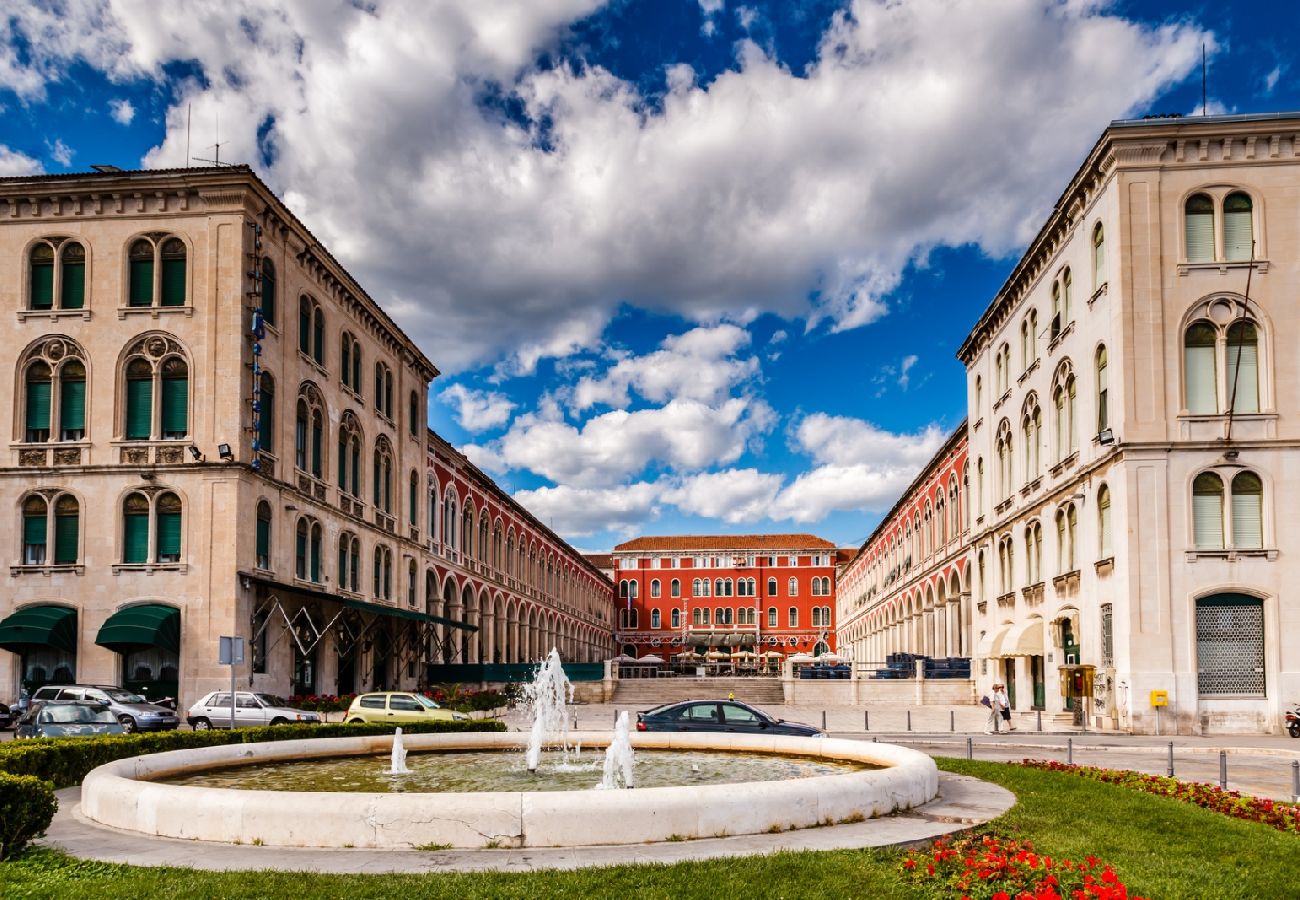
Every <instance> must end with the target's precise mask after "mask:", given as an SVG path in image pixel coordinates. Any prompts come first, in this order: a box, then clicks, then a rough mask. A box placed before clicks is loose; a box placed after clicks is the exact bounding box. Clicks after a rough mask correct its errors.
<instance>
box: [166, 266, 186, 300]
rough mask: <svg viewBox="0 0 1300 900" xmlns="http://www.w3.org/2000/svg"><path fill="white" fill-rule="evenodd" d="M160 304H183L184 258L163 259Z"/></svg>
mask: <svg viewBox="0 0 1300 900" xmlns="http://www.w3.org/2000/svg"><path fill="white" fill-rule="evenodd" d="M162 305H163V306H184V305H185V260H184V259H164V260H163V263H162Z"/></svg>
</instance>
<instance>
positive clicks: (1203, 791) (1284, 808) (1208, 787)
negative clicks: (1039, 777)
mask: <svg viewBox="0 0 1300 900" xmlns="http://www.w3.org/2000/svg"><path fill="white" fill-rule="evenodd" d="M1020 765H1022V766H1028V767H1030V768H1034V769H1043V770H1045V771H1048V772H1065V773H1068V774H1071V775H1078V776H1081V777H1083V778H1091V779H1093V780H1094V781H1101V782H1105V783H1106V784H1117V785H1119V786H1120V787H1124V788H1128V789H1130V790H1135V791H1142V792H1144V793H1147V794H1157V795H1159V796H1161V797H1171V798H1173V799H1175V800H1181V801H1183V802H1184V803H1194V804H1196V805H1197V806H1199V807H1201V808H1202V809H1209V810H1213V811H1214V812H1217V813H1222V814H1223V815H1225V816H1232V817H1233V818H1234V819H1245V820H1247V821H1249V822H1259V823H1260V824H1262V825H1268V826H1270V827H1272V828H1276V829H1278V830H1279V831H1290V832H1292V833H1296V832H1300V806H1294V805H1292V804H1290V803H1278V802H1277V801H1275V800H1269V799H1268V798H1267V797H1252V796H1250V795H1248V794H1247V795H1245V796H1243V795H1242V794H1241V793H1240V792H1238V791H1225V790H1224V789H1223V788H1221V787H1219V786H1218V785H1213V784H1204V783H1202V782H1198V781H1179V780H1178V779H1176V778H1168V777H1166V776H1164V775H1147V774H1145V773H1143V772H1134V771H1132V770H1129V769H1102V768H1098V767H1096V766H1072V765H1066V764H1065V763H1059V762H1056V761H1055V760H1050V759H1026V760H1024V761H1023V762H1022V763H1020Z"/></svg>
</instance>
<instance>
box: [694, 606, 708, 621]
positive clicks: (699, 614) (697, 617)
mask: <svg viewBox="0 0 1300 900" xmlns="http://www.w3.org/2000/svg"><path fill="white" fill-rule="evenodd" d="M691 623H692V624H693V625H708V624H709V608H708V607H707V606H697V607H695V609H693V610H692V611H691Z"/></svg>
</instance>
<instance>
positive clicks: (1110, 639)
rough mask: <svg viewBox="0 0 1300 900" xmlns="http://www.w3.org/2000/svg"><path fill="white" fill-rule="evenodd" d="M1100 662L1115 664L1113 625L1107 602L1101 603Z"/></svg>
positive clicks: (1108, 664)
mask: <svg viewBox="0 0 1300 900" xmlns="http://www.w3.org/2000/svg"><path fill="white" fill-rule="evenodd" d="M1101 664H1102V665H1103V666H1113V665H1115V626H1114V622H1113V618H1112V615H1111V605H1110V604H1109V603H1103V604H1102V605H1101Z"/></svg>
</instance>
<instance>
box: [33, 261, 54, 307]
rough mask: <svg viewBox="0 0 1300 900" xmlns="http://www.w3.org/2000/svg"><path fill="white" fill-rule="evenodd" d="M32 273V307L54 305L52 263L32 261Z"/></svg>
mask: <svg viewBox="0 0 1300 900" xmlns="http://www.w3.org/2000/svg"><path fill="white" fill-rule="evenodd" d="M31 273H32V309H51V308H53V306H54V264H53V263H34V264H33V265H32V267H31Z"/></svg>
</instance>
